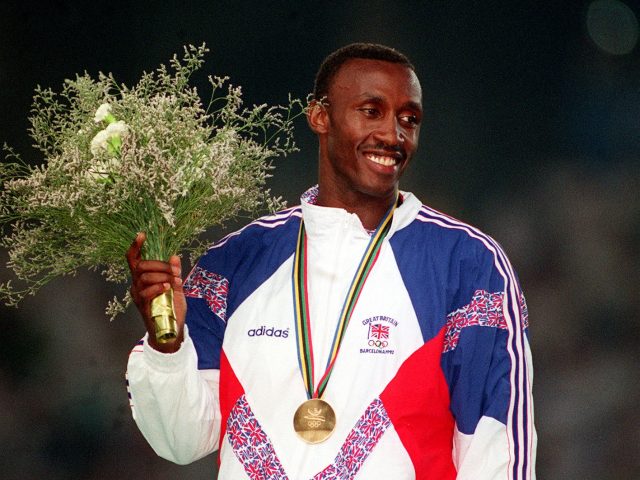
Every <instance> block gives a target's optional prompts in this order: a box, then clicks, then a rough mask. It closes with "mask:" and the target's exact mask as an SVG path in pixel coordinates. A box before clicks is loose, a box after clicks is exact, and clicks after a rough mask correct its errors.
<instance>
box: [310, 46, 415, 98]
mask: <svg viewBox="0 0 640 480" xmlns="http://www.w3.org/2000/svg"><path fill="white" fill-rule="evenodd" d="M355 58H362V59H366V60H381V61H383V62H390V63H398V64H400V65H404V66H406V67H407V68H410V69H411V70H414V71H415V67H414V66H413V64H412V63H411V62H410V61H409V59H408V58H407V57H406V56H405V55H403V54H402V53H400V52H399V51H397V50H395V49H393V48H391V47H387V46H385V45H379V44H377V43H351V44H349V45H345V46H344V47H342V48H339V49H338V50H336V51H335V52H333V53H331V54H330V55H329V56H328V57H327V58H325V59H324V61H323V62H322V64H321V65H320V68H319V69H318V73H317V74H316V81H315V84H314V86H313V98H314V99H315V100H321V99H322V98H324V97H326V96H327V93H328V92H329V86H330V85H331V81H332V80H333V77H335V76H336V74H337V73H338V70H340V67H342V65H344V64H345V63H346V62H347V61H348V60H351V59H355Z"/></svg>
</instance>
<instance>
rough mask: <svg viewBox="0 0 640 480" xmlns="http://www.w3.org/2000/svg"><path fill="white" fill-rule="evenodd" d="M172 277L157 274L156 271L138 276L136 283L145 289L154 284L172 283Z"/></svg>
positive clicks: (162, 273) (171, 275)
mask: <svg viewBox="0 0 640 480" xmlns="http://www.w3.org/2000/svg"><path fill="white" fill-rule="evenodd" d="M174 279H175V277H174V275H173V274H172V273H165V272H158V271H157V270H154V271H151V272H146V273H142V274H140V275H139V276H138V281H139V283H140V284H141V285H142V287H143V288H145V286H146V285H151V284H154V283H168V284H172V283H173V282H174Z"/></svg>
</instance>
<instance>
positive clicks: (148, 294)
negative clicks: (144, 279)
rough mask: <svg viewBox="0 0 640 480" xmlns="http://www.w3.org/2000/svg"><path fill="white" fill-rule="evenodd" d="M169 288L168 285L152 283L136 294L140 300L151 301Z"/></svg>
mask: <svg viewBox="0 0 640 480" xmlns="http://www.w3.org/2000/svg"><path fill="white" fill-rule="evenodd" d="M169 288H171V285H170V284H168V283H154V284H153V285H150V286H148V287H147V288H145V289H143V290H140V291H139V292H138V294H139V295H140V297H141V298H143V299H145V300H147V301H149V302H150V301H151V300H153V299H154V298H156V297H157V296H158V295H161V294H163V293H164V292H166V291H167V290H169Z"/></svg>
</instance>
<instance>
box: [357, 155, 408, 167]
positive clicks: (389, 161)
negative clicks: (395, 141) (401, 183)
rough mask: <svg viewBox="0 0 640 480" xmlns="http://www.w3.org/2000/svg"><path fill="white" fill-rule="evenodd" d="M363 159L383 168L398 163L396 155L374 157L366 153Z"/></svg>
mask: <svg viewBox="0 0 640 480" xmlns="http://www.w3.org/2000/svg"><path fill="white" fill-rule="evenodd" d="M365 158H367V160H371V161H372V162H374V163H377V164H379V165H384V166H385V167H392V166H394V165H396V164H398V163H399V162H400V159H399V158H398V156H397V155H396V156H392V155H376V154H373V153H367V154H365Z"/></svg>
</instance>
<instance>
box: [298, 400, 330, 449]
mask: <svg viewBox="0 0 640 480" xmlns="http://www.w3.org/2000/svg"><path fill="white" fill-rule="evenodd" d="M335 428H336V414H335V413H334V411H333V408H331V405H329V404H328V403H327V402H325V401H324V400H320V399H319V398H312V399H311V400H307V401H306V402H304V403H303V404H302V405H300V406H299V407H298V409H297V410H296V413H295V414H294V415H293V429H294V430H295V431H296V433H297V434H298V436H299V437H300V438H302V439H303V440H304V441H305V442H307V443H320V442H324V441H325V440H326V439H327V438H329V436H330V435H331V434H332V433H333V430H334V429H335Z"/></svg>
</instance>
